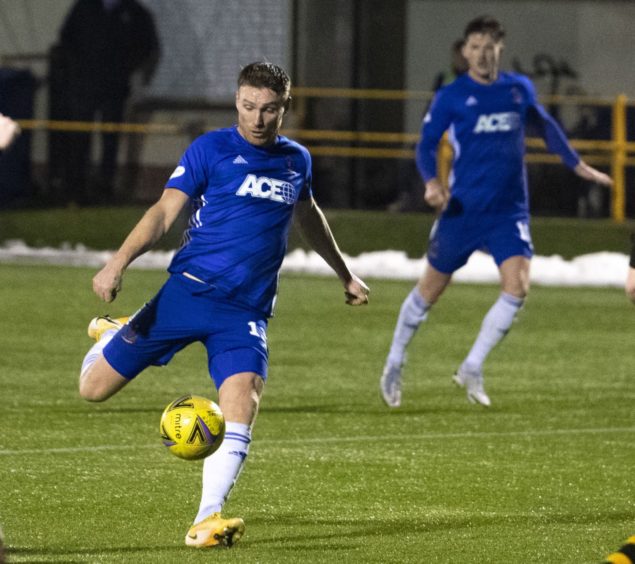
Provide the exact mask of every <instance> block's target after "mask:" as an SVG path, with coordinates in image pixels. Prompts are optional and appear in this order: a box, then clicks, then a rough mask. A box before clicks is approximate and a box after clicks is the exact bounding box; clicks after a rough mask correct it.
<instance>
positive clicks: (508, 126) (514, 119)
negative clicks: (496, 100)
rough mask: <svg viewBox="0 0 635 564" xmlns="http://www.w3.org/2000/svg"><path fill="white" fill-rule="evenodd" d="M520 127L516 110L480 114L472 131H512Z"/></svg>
mask: <svg viewBox="0 0 635 564" xmlns="http://www.w3.org/2000/svg"><path fill="white" fill-rule="evenodd" d="M519 127H520V115H519V114H517V113H516V112H502V113H498V114H482V115H480V116H478V120H477V122H476V127H474V133H498V132H500V131H513V130H515V129H518V128H519Z"/></svg>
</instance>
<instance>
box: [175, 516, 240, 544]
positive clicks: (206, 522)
mask: <svg viewBox="0 0 635 564" xmlns="http://www.w3.org/2000/svg"><path fill="white" fill-rule="evenodd" d="M244 534H245V522H244V521H243V520H242V519H240V518H238V517H234V518H233V519H223V518H222V517H221V516H220V513H212V514H211V515H210V516H209V517H207V518H205V519H203V520H202V521H200V522H198V523H196V524H195V525H193V526H192V528H191V529H190V530H189V531H188V532H187V535H185V544H186V545H187V546H194V547H196V548H206V547H213V546H226V547H230V546H232V545H234V544H235V543H237V542H238V540H239V539H240V537H242V536H243V535H244Z"/></svg>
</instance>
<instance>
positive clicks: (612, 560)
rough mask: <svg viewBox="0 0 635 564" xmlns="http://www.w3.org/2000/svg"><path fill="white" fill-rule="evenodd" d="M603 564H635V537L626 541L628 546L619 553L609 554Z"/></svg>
mask: <svg viewBox="0 0 635 564" xmlns="http://www.w3.org/2000/svg"><path fill="white" fill-rule="evenodd" d="M602 564H635V535H633V536H632V537H629V538H627V539H626V544H625V545H624V546H622V547H621V548H620V549H619V550H618V551H617V552H614V553H613V554H609V555H608V556H607V557H606V558H605V559H604V560H603V561H602Z"/></svg>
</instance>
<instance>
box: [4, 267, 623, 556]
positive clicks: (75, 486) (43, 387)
mask: <svg viewBox="0 0 635 564" xmlns="http://www.w3.org/2000/svg"><path fill="white" fill-rule="evenodd" d="M92 275H93V272H92V271H91V270H87V269H81V268H64V267H49V266H18V265H16V266H7V265H0V303H2V322H1V324H0V351H1V354H0V396H1V398H2V402H1V406H2V407H1V409H0V429H2V431H1V432H0V491H1V495H0V500H1V501H0V524H1V525H2V527H3V529H4V532H5V537H6V544H7V546H8V559H9V561H10V562H117V563H118V562H134V563H146V562H147V563H157V562H161V563H163V562H165V563H182V562H183V563H187V562H210V561H214V562H245V563H255V562H260V563H298V562H303V563H304V562H306V563H309V562H321V563H322V562H323V563H332V562H341V563H357V562H359V563H368V562H390V563H410V562H412V563H423V562H425V563H428V562H430V563H437V562H440V563H446V562H447V563H457V562H462V563H474V564H476V563H478V564H482V563H490V562H492V563H493V562H510V563H511V562H522V563H531V562H535V563H543V564H544V563H557V564H560V563H563V564H564V563H571V564H581V563H587V562H588V563H597V562H599V561H600V560H601V559H602V557H603V556H605V555H606V554H608V553H609V552H611V551H612V550H615V549H616V548H617V547H618V546H619V545H620V544H621V543H622V542H623V540H624V539H625V538H626V537H627V536H628V535H630V534H633V533H634V532H635V483H634V482H633V461H635V446H634V443H633V434H634V432H635V410H633V404H634V401H635V391H634V388H633V358H632V357H633V353H632V351H633V329H634V328H635V326H634V319H635V317H634V316H635V309H634V308H633V306H631V305H630V304H628V303H627V302H626V299H625V297H624V296H623V293H622V292H621V290H619V289H572V288H567V289H557V288H540V287H536V288H534V289H533V291H532V293H531V295H530V298H529V300H528V302H527V305H526V307H525V309H524V310H523V311H522V312H521V314H520V318H519V320H518V323H517V324H516V326H515V327H514V328H513V330H512V331H511V333H510V334H509V336H508V337H507V338H506V341H505V342H504V343H503V344H502V345H501V346H500V347H499V348H497V349H495V351H494V352H493V353H492V355H491V356H490V358H489V359H488V362H487V365H486V388H487V391H488V393H489V395H490V397H491V399H492V402H493V406H492V407H491V408H490V409H489V410H488V409H484V408H482V407H479V406H473V405H471V404H469V403H468V402H467V401H466V399H465V395H464V392H462V391H460V390H457V389H455V388H454V387H453V386H452V385H451V382H450V376H451V374H452V372H453V370H454V369H455V368H456V367H457V366H458V363H459V362H460V361H461V359H462V358H463V355H465V353H466V352H467V350H468V348H469V346H470V344H471V342H472V340H473V338H474V336H475V333H476V332H477V331H478V327H479V325H480V321H481V318H482V316H483V315H484V313H485V312H486V311H487V309H488V307H489V306H490V304H491V303H492V302H493V301H494V300H495V298H496V295H497V293H498V290H497V288H496V287H494V286H477V285H455V286H453V287H451V288H450V289H449V290H448V292H447V294H446V295H445V296H444V298H443V300H442V301H441V302H440V303H439V304H438V305H437V306H436V307H435V309H434V310H433V311H432V312H431V314H430V317H429V320H428V323H427V324H426V325H424V326H423V327H422V328H421V329H420V331H419V333H418V334H417V336H416V338H415V340H414V342H413V344H412V346H411V347H410V350H409V352H410V360H409V363H408V365H407V369H406V373H405V381H404V400H403V405H402V407H401V408H398V409H394V410H390V409H388V408H386V407H385V406H384V405H383V403H382V402H381V400H380V397H379V392H378V380H379V375H380V373H381V370H382V366H383V362H384V358H385V354H386V352H387V350H388V345H389V341H390V338H391V335H392V330H393V326H394V321H395V318H396V315H397V312H398V309H399V306H400V304H401V301H402V299H403V297H404V296H405V295H406V293H407V292H408V291H409V289H410V287H411V285H412V284H411V283H408V282H390V281H373V280H370V281H369V282H370V285H371V288H372V295H371V296H372V299H371V305H370V306H368V307H366V308H351V307H347V306H345V305H344V303H343V301H344V299H343V293H342V290H341V288H340V287H339V285H338V283H337V281H336V280H334V279H333V278H310V277H292V276H286V277H283V278H282V280H281V292H280V297H279V300H278V308H277V315H276V317H275V318H274V319H273V320H272V321H271V324H270V327H269V343H270V347H271V358H270V379H269V382H268V383H267V386H266V388H265V394H264V397H263V400H262V406H261V412H260V414H259V417H258V421H257V424H256V427H255V430H254V441H253V443H252V447H251V451H250V456H249V458H248V460H247V464H246V467H245V469H244V472H243V474H242V475H241V477H240V480H239V481H238V484H237V485H236V487H235V489H234V491H233V493H232V495H231V497H230V500H229V502H228V503H227V505H226V513H227V514H228V515H237V516H241V517H243V518H244V519H245V522H246V525H247V530H246V534H245V536H244V538H243V539H242V540H241V541H240V543H238V544H237V545H236V546H235V547H234V548H232V549H230V550H224V549H220V550H215V551H212V552H211V553H210V552H209V551H196V550H193V549H188V548H186V547H185V546H184V544H183V539H184V535H185V532H186V531H187V528H188V526H189V525H190V522H191V520H192V519H193V517H194V515H195V513H196V510H197V505H198V499H199V489H200V468H201V463H200V462H186V461H183V460H180V459H177V458H175V457H173V456H171V455H170V454H169V453H168V452H167V451H166V450H165V449H164V447H163V446H162V445H161V441H160V438H159V429H158V426H159V425H158V424H159V417H160V414H161V411H162V410H163V407H164V406H165V405H166V404H167V403H168V402H170V401H171V400H173V399H175V398H176V397H178V396H179V395H181V394H184V393H187V392H192V393H197V394H200V395H207V396H210V397H212V398H214V397H215V392H213V390H212V388H211V385H210V382H209V380H208V376H207V374H206V358H205V352H204V350H203V348H202V347H201V346H198V345H193V346H192V347H190V348H188V349H186V350H185V351H183V352H182V353H180V354H179V355H178V356H177V357H175V359H174V360H173V362H172V363H171V364H170V366H169V367H167V368H163V369H158V368H152V369H149V370H148V371H147V372H146V373H144V374H143V375H142V376H140V377H139V379H138V380H137V381H134V382H133V383H132V384H130V385H129V386H128V387H127V388H126V389H124V390H123V391H122V392H121V393H120V394H118V395H117V396H115V397H114V398H112V399H111V400H109V401H107V402H105V403H103V404H88V403H86V402H84V401H83V400H81V399H80V398H79V396H78V393H77V390H76V384H77V377H78V371H79V366H80V363H81V360H82V358H83V355H84V354H85V352H86V351H87V350H88V348H89V346H90V344H91V343H90V340H89V339H88V338H87V337H86V335H85V330H86V325H87V323H88V321H89V319H90V318H91V317H92V316H93V315H96V314H99V313H104V312H106V311H108V312H109V313H111V314H113V315H123V314H128V313H130V312H132V311H133V310H135V309H136V308H137V307H139V306H140V305H141V304H142V303H143V302H144V301H145V300H147V299H148V298H149V297H151V295H152V294H153V293H154V291H155V290H156V289H157V287H158V286H159V285H160V284H161V282H162V280H163V279H164V274H163V273H161V272H153V271H149V272H141V271H131V272H129V273H128V274H127V276H126V280H125V285H124V291H123V292H122V294H120V296H119V298H118V299H117V301H116V302H115V303H113V304H110V305H109V306H108V307H106V308H105V307H104V306H103V304H101V303H100V302H98V300H97V298H96V297H94V296H93V295H92V293H91V289H90V279H91V277H92Z"/></svg>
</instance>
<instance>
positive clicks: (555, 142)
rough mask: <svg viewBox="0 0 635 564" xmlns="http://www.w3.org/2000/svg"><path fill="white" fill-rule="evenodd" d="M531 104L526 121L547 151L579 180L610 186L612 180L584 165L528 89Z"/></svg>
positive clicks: (560, 130)
mask: <svg viewBox="0 0 635 564" xmlns="http://www.w3.org/2000/svg"><path fill="white" fill-rule="evenodd" d="M530 96H531V98H532V102H531V104H530V105H529V109H528V119H529V120H530V121H532V122H534V123H535V124H536V125H537V126H538V128H539V130H540V132H541V135H542V137H543V139H544V140H545V144H546V145H547V150H548V151H549V152H550V153H555V154H557V155H559V156H560V158H561V159H562V162H563V163H564V164H565V165H567V166H568V167H569V168H571V169H572V170H573V171H574V172H575V173H576V174H577V175H578V176H579V177H580V178H584V179H585V180H588V181H589V182H595V183H597V184H600V185H602V186H612V185H613V180H612V179H611V177H610V176H608V175H607V174H604V173H603V172H601V171H599V170H597V169H596V168H593V167H592V166H590V165H588V164H587V163H585V162H584V161H583V160H582V159H581V158H580V155H578V153H577V152H576V151H575V149H573V147H571V145H570V143H569V141H568V139H567V136H566V135H565V133H564V131H562V128H561V127H560V126H559V125H558V122H556V120H555V119H553V117H551V116H550V115H549V113H547V110H545V108H544V107H543V106H542V105H541V104H539V103H538V101H537V100H536V98H535V92H534V91H533V87H531V88H530Z"/></svg>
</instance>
